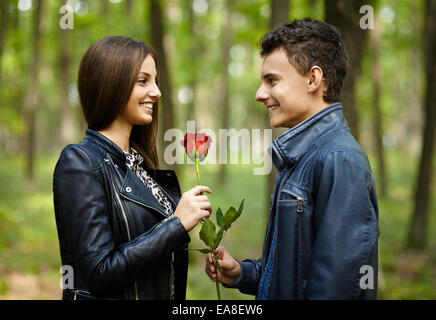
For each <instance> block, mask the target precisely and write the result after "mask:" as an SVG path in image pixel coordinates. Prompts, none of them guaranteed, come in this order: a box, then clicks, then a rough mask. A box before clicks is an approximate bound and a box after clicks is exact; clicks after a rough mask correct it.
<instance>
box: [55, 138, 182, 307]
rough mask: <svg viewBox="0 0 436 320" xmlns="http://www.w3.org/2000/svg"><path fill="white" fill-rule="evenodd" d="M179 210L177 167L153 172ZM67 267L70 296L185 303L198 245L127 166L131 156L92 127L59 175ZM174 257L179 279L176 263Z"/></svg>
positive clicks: (59, 220)
mask: <svg viewBox="0 0 436 320" xmlns="http://www.w3.org/2000/svg"><path fill="white" fill-rule="evenodd" d="M147 172H148V173H149V174H150V175H151V176H152V177H153V178H154V179H155V181H156V182H157V183H158V184H159V186H160V187H161V188H162V190H163V192H165V194H166V195H167V196H168V199H169V200H170V201H171V203H172V205H173V208H174V209H175V208H176V206H177V203H178V201H179V199H180V196H181V192H180V187H179V183H178V180H177V177H176V175H175V173H174V171H172V170H148V169H147ZM53 193H54V208H55V215H56V224H57V229H58V236H59V245H60V253H61V259H62V265H69V266H71V267H72V268H73V271H74V288H71V287H72V286H71V285H69V286H68V289H66V288H64V290H63V299H72V298H79V297H88V298H92V297H98V298H115V299H170V297H171V296H170V293H171V287H172V286H171V283H172V279H174V288H175V290H174V293H175V299H185V293H186V280H187V267H188V254H187V251H186V250H184V249H185V248H186V247H187V243H188V242H189V241H190V238H189V235H188V233H187V232H186V230H185V228H184V227H183V225H182V223H181V222H180V220H179V218H177V217H175V216H173V215H171V216H167V215H166V214H165V213H164V211H163V209H162V208H161V207H160V205H159V203H158V202H157V200H156V199H155V198H154V196H153V195H152V193H151V192H150V191H149V190H148V188H147V187H146V186H145V185H144V184H143V183H142V181H141V180H140V179H139V178H138V177H137V176H136V175H135V173H134V172H133V171H132V170H130V169H128V167H127V166H126V159H125V155H124V153H123V151H122V150H121V149H120V148H119V147H118V146H117V145H116V144H114V143H113V142H112V141H110V140H109V139H107V138H106V137H104V136H103V135H101V134H100V133H98V132H96V131H93V130H90V129H88V130H87V131H86V137H85V138H84V140H82V141H81V142H80V143H79V144H73V145H68V146H67V147H65V149H64V150H63V151H62V153H61V155H60V158H59V160H58V163H57V165H56V168H55V171H54V176H53ZM173 253H174V274H173V276H172V274H171V258H172V254H173Z"/></svg>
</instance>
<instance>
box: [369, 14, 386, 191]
mask: <svg viewBox="0 0 436 320" xmlns="http://www.w3.org/2000/svg"><path fill="white" fill-rule="evenodd" d="M380 28H381V25H380V23H379V21H378V15H377V14H375V15H374V29H370V49H371V56H372V78H373V103H372V105H373V107H374V114H375V117H374V139H375V146H376V150H377V153H376V154H377V162H378V172H377V173H378V179H379V182H380V189H379V190H380V191H379V194H380V195H381V196H382V197H384V196H385V195H386V191H387V179H386V176H387V172H386V166H385V153H384V148H383V140H382V137H383V115H382V110H381V106H380V96H381V90H382V80H381V79H382V74H381V71H382V70H381V66H380V42H381V29H380Z"/></svg>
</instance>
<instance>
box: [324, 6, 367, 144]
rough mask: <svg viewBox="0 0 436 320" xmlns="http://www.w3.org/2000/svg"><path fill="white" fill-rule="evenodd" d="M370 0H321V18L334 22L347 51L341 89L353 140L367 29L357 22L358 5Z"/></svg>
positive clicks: (358, 17)
mask: <svg viewBox="0 0 436 320" xmlns="http://www.w3.org/2000/svg"><path fill="white" fill-rule="evenodd" d="M370 4H371V1H370V0H325V2H324V10H325V21H326V22H327V23H329V24H331V25H333V26H335V27H336V28H337V29H338V30H339V32H340V33H341V36H342V39H343V41H344V44H345V48H346V50H347V54H348V68H347V75H346V77H345V79H344V84H343V86H342V91H341V101H342V104H343V106H344V114H345V118H346V119H347V121H348V124H349V126H350V128H351V132H352V134H353V136H354V137H355V138H356V140H359V108H358V106H357V99H355V90H356V88H357V85H358V81H359V77H360V70H361V62H362V54H363V48H364V45H365V43H366V38H367V34H368V32H367V30H362V29H361V28H360V26H359V22H360V18H361V16H360V14H359V9H360V7H361V6H363V5H370Z"/></svg>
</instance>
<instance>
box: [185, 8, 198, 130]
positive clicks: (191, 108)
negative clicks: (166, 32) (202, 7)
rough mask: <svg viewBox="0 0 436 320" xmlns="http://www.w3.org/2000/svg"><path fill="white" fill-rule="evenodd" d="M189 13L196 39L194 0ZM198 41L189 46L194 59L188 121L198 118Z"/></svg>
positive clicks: (190, 80)
mask: <svg viewBox="0 0 436 320" xmlns="http://www.w3.org/2000/svg"><path fill="white" fill-rule="evenodd" d="M187 13H188V32H189V37H190V38H191V39H196V33H195V29H194V23H195V16H194V9H193V0H189V1H188V7H187ZM196 43H197V41H192V42H191V44H190V46H191V47H190V48H189V59H191V61H192V64H193V66H192V69H191V72H190V74H189V87H190V88H191V90H192V101H190V102H189V103H188V105H187V108H186V117H185V118H186V119H185V120H186V121H188V120H192V119H196V117H195V98H196V93H197V90H196V87H197V73H198V72H197V70H198V61H199V60H198V46H197V45H196Z"/></svg>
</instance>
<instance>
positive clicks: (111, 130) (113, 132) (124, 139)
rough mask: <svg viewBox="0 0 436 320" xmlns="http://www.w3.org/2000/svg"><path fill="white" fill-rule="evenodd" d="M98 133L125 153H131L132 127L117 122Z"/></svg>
mask: <svg viewBox="0 0 436 320" xmlns="http://www.w3.org/2000/svg"><path fill="white" fill-rule="evenodd" d="M98 132H99V133H101V134H102V135H104V136H105V137H106V138H108V139H109V140H111V141H112V142H113V143H115V144H116V145H117V146H118V147H120V148H121V150H123V151H124V152H129V151H130V133H131V132H132V125H130V124H126V123H121V122H119V121H117V120H115V121H114V122H112V123H111V124H110V125H109V126H108V127H107V128H105V129H103V130H99V131H98Z"/></svg>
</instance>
